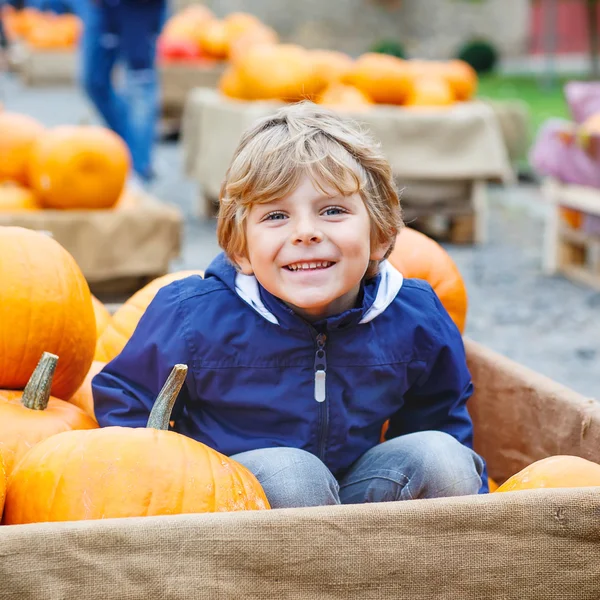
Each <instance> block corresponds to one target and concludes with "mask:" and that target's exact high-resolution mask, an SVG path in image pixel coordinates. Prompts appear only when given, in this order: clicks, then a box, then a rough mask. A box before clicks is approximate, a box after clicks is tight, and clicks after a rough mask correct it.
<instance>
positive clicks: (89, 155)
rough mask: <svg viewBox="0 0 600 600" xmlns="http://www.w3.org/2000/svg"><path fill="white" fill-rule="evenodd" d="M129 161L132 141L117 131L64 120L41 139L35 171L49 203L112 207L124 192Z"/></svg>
mask: <svg viewBox="0 0 600 600" xmlns="http://www.w3.org/2000/svg"><path fill="white" fill-rule="evenodd" d="M129 165H130V156H129V150H128V149H127V145H126V144H125V142H124V141H123V140H122V139H121V138H120V137H119V136H118V135H117V134H116V133H114V132H113V131H111V130H109V129H106V128H104V127H97V126H91V125H90V126H87V125H86V126H71V125H64V126H60V127H55V128H54V129H50V130H48V131H47V132H46V133H45V134H44V135H42V136H41V137H40V138H39V139H38V141H37V143H36V144H35V147H34V148H33V152H32V156H31V165H30V170H29V174H30V180H31V185H32V187H33V188H34V189H35V191H36V192H37V194H38V196H39V198H40V201H41V203H42V205H43V206H45V207H46V208H71V209H78V208H80V209H97V208H110V207H111V206H113V205H114V204H115V203H116V202H117V200H118V199H119V198H120V196H121V193H122V192H123V189H124V187H125V181H126V179H127V174H128V172H129Z"/></svg>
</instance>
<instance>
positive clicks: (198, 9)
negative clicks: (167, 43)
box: [161, 4, 215, 43]
mask: <svg viewBox="0 0 600 600" xmlns="http://www.w3.org/2000/svg"><path fill="white" fill-rule="evenodd" d="M214 18H215V17H214V14H213V13H212V11H211V10H210V9H208V8H207V7H206V6H203V5H200V4H195V5H192V6H188V7H187V8H185V9H184V10H182V11H180V12H178V13H177V14H175V15H173V16H172V17H171V18H170V19H169V20H168V21H167V22H166V23H165V25H164V27H163V29H162V32H161V37H163V36H164V37H166V38H169V39H174V40H189V41H194V42H196V43H199V37H198V36H199V32H200V31H201V30H202V28H203V27H204V25H206V23H208V22H209V21H211V20H213V19H214Z"/></svg>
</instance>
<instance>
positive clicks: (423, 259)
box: [388, 228, 468, 333]
mask: <svg viewBox="0 0 600 600" xmlns="http://www.w3.org/2000/svg"><path fill="white" fill-rule="evenodd" d="M388 260H389V261H390V263H391V264H392V265H393V266H394V267H396V268H397V269H398V270H399V271H400V272H401V273H402V274H403V275H404V277H415V278H418V279H424V280H425V281H427V282H429V284H430V285H431V287H432V288H433V289H434V290H435V293H436V294H437V295H438V297H439V299H440V301H441V303H442V304H443V305H444V308H445V309H446V310H447V311H448V314H449V315H450V317H451V318H452V320H453V321H454V323H455V324H456V326H457V327H458V329H459V330H460V332H461V333H462V332H463V331H464V329H465V322H466V318H467V305H468V298H467V288H466V287H465V283H464V281H463V278H462V276H461V274H460V271H459V270H458V267H457V266H456V263H455V262H454V261H453V260H452V258H450V255H449V254H448V253H447V252H446V251H445V250H444V249H443V248H442V247H441V246H440V245H439V244H438V243H437V242H435V241H434V240H432V239H431V238H429V237H427V236H426V235H424V234H422V233H420V232H419V231H415V230H414V229H409V228H405V229H403V230H402V231H401V232H400V233H399V234H398V237H397V238H396V245H395V247H394V250H393V251H392V254H391V255H390V257H389V259H388Z"/></svg>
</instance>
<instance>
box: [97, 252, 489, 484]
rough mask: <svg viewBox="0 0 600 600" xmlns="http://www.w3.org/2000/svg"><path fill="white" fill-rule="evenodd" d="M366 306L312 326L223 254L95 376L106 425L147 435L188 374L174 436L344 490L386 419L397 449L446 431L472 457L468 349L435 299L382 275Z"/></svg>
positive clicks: (163, 294)
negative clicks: (308, 463)
mask: <svg viewBox="0 0 600 600" xmlns="http://www.w3.org/2000/svg"><path fill="white" fill-rule="evenodd" d="M359 304H360V306H359V307H357V308H354V309H351V310H349V311H346V312H344V313H342V314H340V315H336V316H333V317H329V318H327V319H324V320H323V321H320V322H316V323H312V324H311V323H309V322H307V321H306V320H304V319H302V318H301V317H299V316H298V315H296V314H295V313H294V312H293V311H292V310H291V309H289V308H288V307H287V306H286V305H285V304H284V303H283V302H281V301H280V300H279V299H277V298H275V297H274V296H272V295H271V294H269V293H268V292H267V291H266V290H265V289H264V288H262V287H261V286H260V285H259V284H258V282H257V280H256V279H255V278H254V277H251V276H247V275H242V274H239V273H237V272H236V270H235V269H234V267H233V266H232V265H231V263H230V262H229V261H228V260H227V259H226V258H225V256H224V255H222V254H221V255H220V256H218V257H217V258H216V259H215V260H214V261H213V263H212V264H211V265H210V267H209V268H208V270H207V271H206V273H205V278H204V279H202V278H201V277H199V276H192V277H188V278H186V279H182V280H179V281H176V282H174V283H172V284H170V285H168V286H166V287H164V288H162V289H161V290H160V291H159V292H158V294H157V295H156V297H155V299H154V300H153V301H152V303H151V304H150V306H149V307H148V309H147V310H146V312H145V314H144V316H143V317H142V319H141V321H140V323H139V325H138V327H137V329H136V330H135V333H134V334H133V336H132V338H131V339H130V341H129V342H128V344H127V345H126V346H125V348H124V350H123V351H122V353H121V354H120V355H119V356H117V357H116V358H115V359H114V360H113V361H111V362H110V363H109V364H108V365H107V366H106V367H105V368H104V370H103V371H102V372H101V373H99V374H98V375H96V377H95V378H94V380H93V393H94V403H95V411H96V417H97V419H98V423H99V424H100V425H101V426H103V427H104V426H109V425H123V426H130V427H143V426H145V425H146V422H147V420H148V415H149V413H150V409H151V407H152V404H153V402H154V400H155V398H156V396H157V395H158V392H159V391H160V389H161V387H162V385H163V384H164V382H165V381H166V379H167V377H168V375H169V372H170V371H171V369H172V367H173V366H174V365H175V364H177V363H184V364H187V365H188V367H189V371H188V375H187V379H186V383H185V385H184V388H183V389H182V391H181V393H180V396H179V398H178V400H177V403H176V405H175V410H174V412H173V420H174V421H175V430H176V431H178V432H180V433H182V434H184V435H187V436H189V437H192V438H194V439H196V440H198V441H200V442H203V443H205V444H207V445H208V446H210V447H211V448H214V449H216V450H218V451H219V452H222V453H223V454H226V455H228V456H229V455H232V454H236V453H238V452H244V451H246V450H254V449H257V448H270V447H278V446H288V447H293V448H302V449H304V450H307V451H309V452H312V453H313V454H315V455H316V456H318V457H319V458H320V459H321V460H322V461H323V462H324V463H325V464H326V465H327V466H328V467H329V469H330V470H331V471H332V472H333V474H334V475H337V476H338V477H339V476H341V474H343V472H344V471H345V470H346V469H347V468H348V467H349V466H350V465H352V463H353V462H354V461H355V460H356V459H357V458H359V457H360V456H361V455H362V454H364V453H365V452H366V451H367V450H369V449H370V448H372V447H373V446H375V445H376V444H377V443H378V442H379V438H380V432H381V428H382V425H383V423H384V422H385V421H386V420H387V419H389V420H390V426H389V429H388V431H387V438H388V439H390V438H393V437H396V436H398V435H403V434H406V433H411V432H415V431H425V430H439V431H445V432H447V433H449V434H450V435H452V436H453V437H455V438H456V439H457V440H458V441H459V442H461V443H463V444H465V445H466V446H469V447H471V446H472V423H471V419H470V417H469V414H468V412H467V406H466V402H467V399H468V398H469V396H470V395H471V393H472V391H473V385H472V383H471V376H470V374H469V371H468V369H467V365H466V361H465V352H464V346H463V342H462V338H461V336H460V333H459V331H458V329H457V328H456V326H455V325H454V323H453V322H452V320H451V319H450V317H449V316H448V313H447V312H446V310H445V309H444V308H443V306H442V304H441V302H440V301H439V299H438V297H437V296H436V294H435V292H434V291H433V290H432V288H431V286H430V285H429V284H428V283H426V282H425V281H421V280H418V279H403V277H402V275H401V274H400V273H399V272H398V271H396V270H395V269H394V268H393V267H392V266H391V265H389V263H387V261H386V262H384V263H383V264H382V268H381V272H380V274H379V275H378V276H377V277H375V278H373V279H371V280H368V281H367V282H366V283H365V284H364V285H363V286H362V290H361V301H360V303H359ZM484 475H485V474H484ZM485 490H487V476H485V477H484V481H483V485H482V491H485Z"/></svg>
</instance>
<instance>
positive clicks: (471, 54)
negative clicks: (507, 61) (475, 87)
mask: <svg viewBox="0 0 600 600" xmlns="http://www.w3.org/2000/svg"><path fill="white" fill-rule="evenodd" d="M457 58H460V59H461V60H464V61H465V62H467V63H469V64H470V65H471V66H472V67H473V68H474V69H475V70H476V71H477V73H490V72H491V71H493V70H494V69H495V67H496V64H497V63H498V58H499V56H498V51H497V50H496V48H495V47H494V45H493V44H491V43H490V42H488V41H486V40H471V41H469V42H467V43H466V44H464V45H463V46H462V47H461V48H460V50H459V51H458V56H457Z"/></svg>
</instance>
